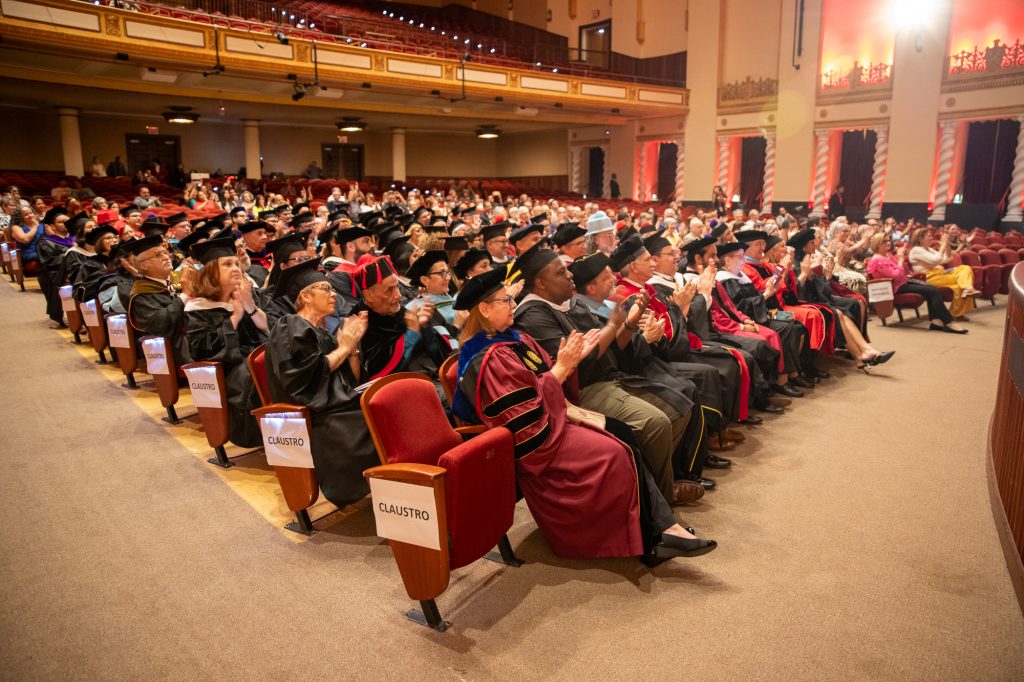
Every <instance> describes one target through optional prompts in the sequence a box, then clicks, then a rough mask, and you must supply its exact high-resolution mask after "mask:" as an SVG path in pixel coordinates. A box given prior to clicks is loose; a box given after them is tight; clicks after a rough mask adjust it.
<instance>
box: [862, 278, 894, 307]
mask: <svg viewBox="0 0 1024 682" xmlns="http://www.w3.org/2000/svg"><path fill="white" fill-rule="evenodd" d="M868 300H869V301H870V302H872V303H881V302H883V301H892V300H894V297H893V295H892V280H889V279H886V280H882V281H880V282H868Z"/></svg>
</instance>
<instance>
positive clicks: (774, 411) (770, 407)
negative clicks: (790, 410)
mask: <svg viewBox="0 0 1024 682" xmlns="http://www.w3.org/2000/svg"><path fill="white" fill-rule="evenodd" d="M757 409H759V410H761V411H762V412H767V413H768V414H785V413H786V410H784V409H782V408H781V407H776V406H775V405H772V404H770V403H769V404H768V405H765V406H764V407H759V408H757Z"/></svg>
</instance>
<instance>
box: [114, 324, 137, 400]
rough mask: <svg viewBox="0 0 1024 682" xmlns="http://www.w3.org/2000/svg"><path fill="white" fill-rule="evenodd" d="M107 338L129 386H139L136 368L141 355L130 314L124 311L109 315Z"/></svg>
mask: <svg viewBox="0 0 1024 682" xmlns="http://www.w3.org/2000/svg"><path fill="white" fill-rule="evenodd" d="M107 339H108V341H109V343H110V349H111V352H113V353H114V355H116V356H117V364H118V366H119V367H120V368H121V373H122V374H124V377H125V379H126V380H127V384H125V385H126V386H127V388H137V386H136V384H135V370H136V369H138V366H139V356H138V353H137V352H136V350H135V330H134V329H133V328H132V325H131V322H129V321H128V316H127V315H125V314H124V313H116V314H108V315H107Z"/></svg>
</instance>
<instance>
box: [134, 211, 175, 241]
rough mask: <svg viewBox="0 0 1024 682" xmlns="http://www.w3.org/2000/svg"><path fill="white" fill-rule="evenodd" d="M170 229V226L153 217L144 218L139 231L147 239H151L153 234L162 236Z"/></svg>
mask: <svg viewBox="0 0 1024 682" xmlns="http://www.w3.org/2000/svg"><path fill="white" fill-rule="evenodd" d="M170 227H171V226H170V225H168V224H167V223H165V222H164V221H163V220H161V219H160V218H157V217H155V216H153V217H150V218H146V219H145V220H144V221H143V222H142V226H141V227H140V228H139V229H140V230H141V231H142V234H143V235H145V236H147V237H152V236H153V235H154V234H156V235H161V236H162V235H163V234H164V233H166V232H167V230H169V229H170Z"/></svg>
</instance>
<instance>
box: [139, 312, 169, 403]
mask: <svg viewBox="0 0 1024 682" xmlns="http://www.w3.org/2000/svg"><path fill="white" fill-rule="evenodd" d="M128 326H129V327H130V326H131V324H129V325H128ZM140 342H141V343H142V353H143V355H144V356H145V358H146V373H147V374H149V375H150V376H151V377H153V383H154V384H156V392H157V395H159V396H160V404H161V405H163V406H164V407H165V408H171V407H174V405H175V404H176V403H177V402H178V394H179V391H178V365H177V364H176V363H175V362H174V350H173V348H172V346H171V342H170V340H169V339H166V338H164V337H163V336H144V337H142V338H141V339H140Z"/></svg>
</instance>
